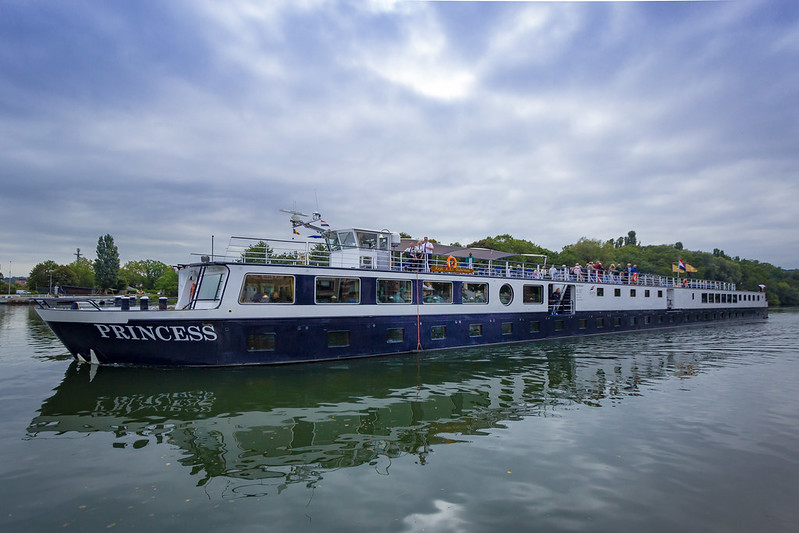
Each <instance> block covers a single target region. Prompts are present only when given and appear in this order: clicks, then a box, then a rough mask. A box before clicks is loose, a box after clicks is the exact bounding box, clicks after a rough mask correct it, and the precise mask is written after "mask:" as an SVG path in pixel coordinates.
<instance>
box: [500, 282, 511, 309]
mask: <svg viewBox="0 0 799 533" xmlns="http://www.w3.org/2000/svg"><path fill="white" fill-rule="evenodd" d="M499 301H500V302H502V304H503V305H510V303H511V302H512V301H513V287H511V286H510V285H508V284H507V283H506V284H505V285H503V286H502V287H500V288H499Z"/></svg>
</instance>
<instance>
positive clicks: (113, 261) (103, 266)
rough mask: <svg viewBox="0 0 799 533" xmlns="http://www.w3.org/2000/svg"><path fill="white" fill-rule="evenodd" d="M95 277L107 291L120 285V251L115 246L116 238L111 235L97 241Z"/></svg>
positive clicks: (98, 283)
mask: <svg viewBox="0 0 799 533" xmlns="http://www.w3.org/2000/svg"><path fill="white" fill-rule="evenodd" d="M94 275H95V280H96V282H97V285H98V286H99V287H100V288H101V289H103V290H106V291H107V290H108V289H111V288H116V287H117V285H118V283H119V250H117V247H116V245H115V244H114V238H113V237H112V236H111V235H109V234H106V235H104V236H102V237H100V238H99V239H98V240H97V259H95V260H94Z"/></svg>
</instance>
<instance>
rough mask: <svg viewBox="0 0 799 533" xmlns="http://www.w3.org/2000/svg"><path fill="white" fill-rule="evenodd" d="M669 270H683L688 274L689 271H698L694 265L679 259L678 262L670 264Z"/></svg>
mask: <svg viewBox="0 0 799 533" xmlns="http://www.w3.org/2000/svg"><path fill="white" fill-rule="evenodd" d="M671 271H672V272H685V273H688V274H690V273H691V272H698V270H697V269H696V267H695V266H691V265H689V264H688V263H686V262H684V261H683V260H682V259H680V262H679V263H672V264H671Z"/></svg>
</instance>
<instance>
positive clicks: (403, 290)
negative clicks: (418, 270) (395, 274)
mask: <svg viewBox="0 0 799 533" xmlns="http://www.w3.org/2000/svg"><path fill="white" fill-rule="evenodd" d="M411 285H412V284H411V280H409V279H379V280H377V302H378V303H382V304H409V303H411V302H412V301H413V296H412V294H413V289H412V286H411Z"/></svg>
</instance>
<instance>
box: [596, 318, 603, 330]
mask: <svg viewBox="0 0 799 533" xmlns="http://www.w3.org/2000/svg"><path fill="white" fill-rule="evenodd" d="M596 327H597V329H602V328H604V327H605V319H604V318H597V319H596Z"/></svg>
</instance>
